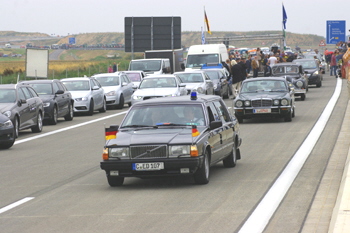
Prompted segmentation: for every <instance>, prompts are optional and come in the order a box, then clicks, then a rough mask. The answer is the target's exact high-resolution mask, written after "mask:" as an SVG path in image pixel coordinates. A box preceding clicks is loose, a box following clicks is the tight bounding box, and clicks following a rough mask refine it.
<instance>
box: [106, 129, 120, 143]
mask: <svg viewBox="0 0 350 233" xmlns="http://www.w3.org/2000/svg"><path fill="white" fill-rule="evenodd" d="M118 128H119V127H118V126H111V127H109V128H105V137H106V141H108V140H111V139H116V138H117V133H118Z"/></svg>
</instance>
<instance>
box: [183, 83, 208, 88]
mask: <svg viewBox="0 0 350 233" xmlns="http://www.w3.org/2000/svg"><path fill="white" fill-rule="evenodd" d="M183 84H186V89H189V90H192V89H195V88H198V87H200V86H202V84H203V83H183Z"/></svg>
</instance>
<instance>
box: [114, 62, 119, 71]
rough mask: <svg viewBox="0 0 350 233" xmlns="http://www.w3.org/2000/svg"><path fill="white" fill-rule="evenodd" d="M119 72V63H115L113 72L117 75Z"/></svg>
mask: <svg viewBox="0 0 350 233" xmlns="http://www.w3.org/2000/svg"><path fill="white" fill-rule="evenodd" d="M118 65H119V64H118ZM117 71H118V66H117V63H115V62H114V64H113V72H114V73H115V72H117Z"/></svg>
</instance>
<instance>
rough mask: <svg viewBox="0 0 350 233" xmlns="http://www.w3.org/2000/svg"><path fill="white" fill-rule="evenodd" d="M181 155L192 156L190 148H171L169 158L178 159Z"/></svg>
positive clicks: (186, 146) (183, 146)
mask: <svg viewBox="0 0 350 233" xmlns="http://www.w3.org/2000/svg"><path fill="white" fill-rule="evenodd" d="M179 155H188V156H189V155H190V146H189V145H182V146H169V157H178V156H179Z"/></svg>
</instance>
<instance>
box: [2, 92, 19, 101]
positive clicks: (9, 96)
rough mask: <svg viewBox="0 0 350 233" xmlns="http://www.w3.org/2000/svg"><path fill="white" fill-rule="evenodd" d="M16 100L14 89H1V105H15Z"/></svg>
mask: <svg viewBox="0 0 350 233" xmlns="http://www.w3.org/2000/svg"><path fill="white" fill-rule="evenodd" d="M16 99H17V98H16V91H15V90H14V89H0V103H14V102H16Z"/></svg>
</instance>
